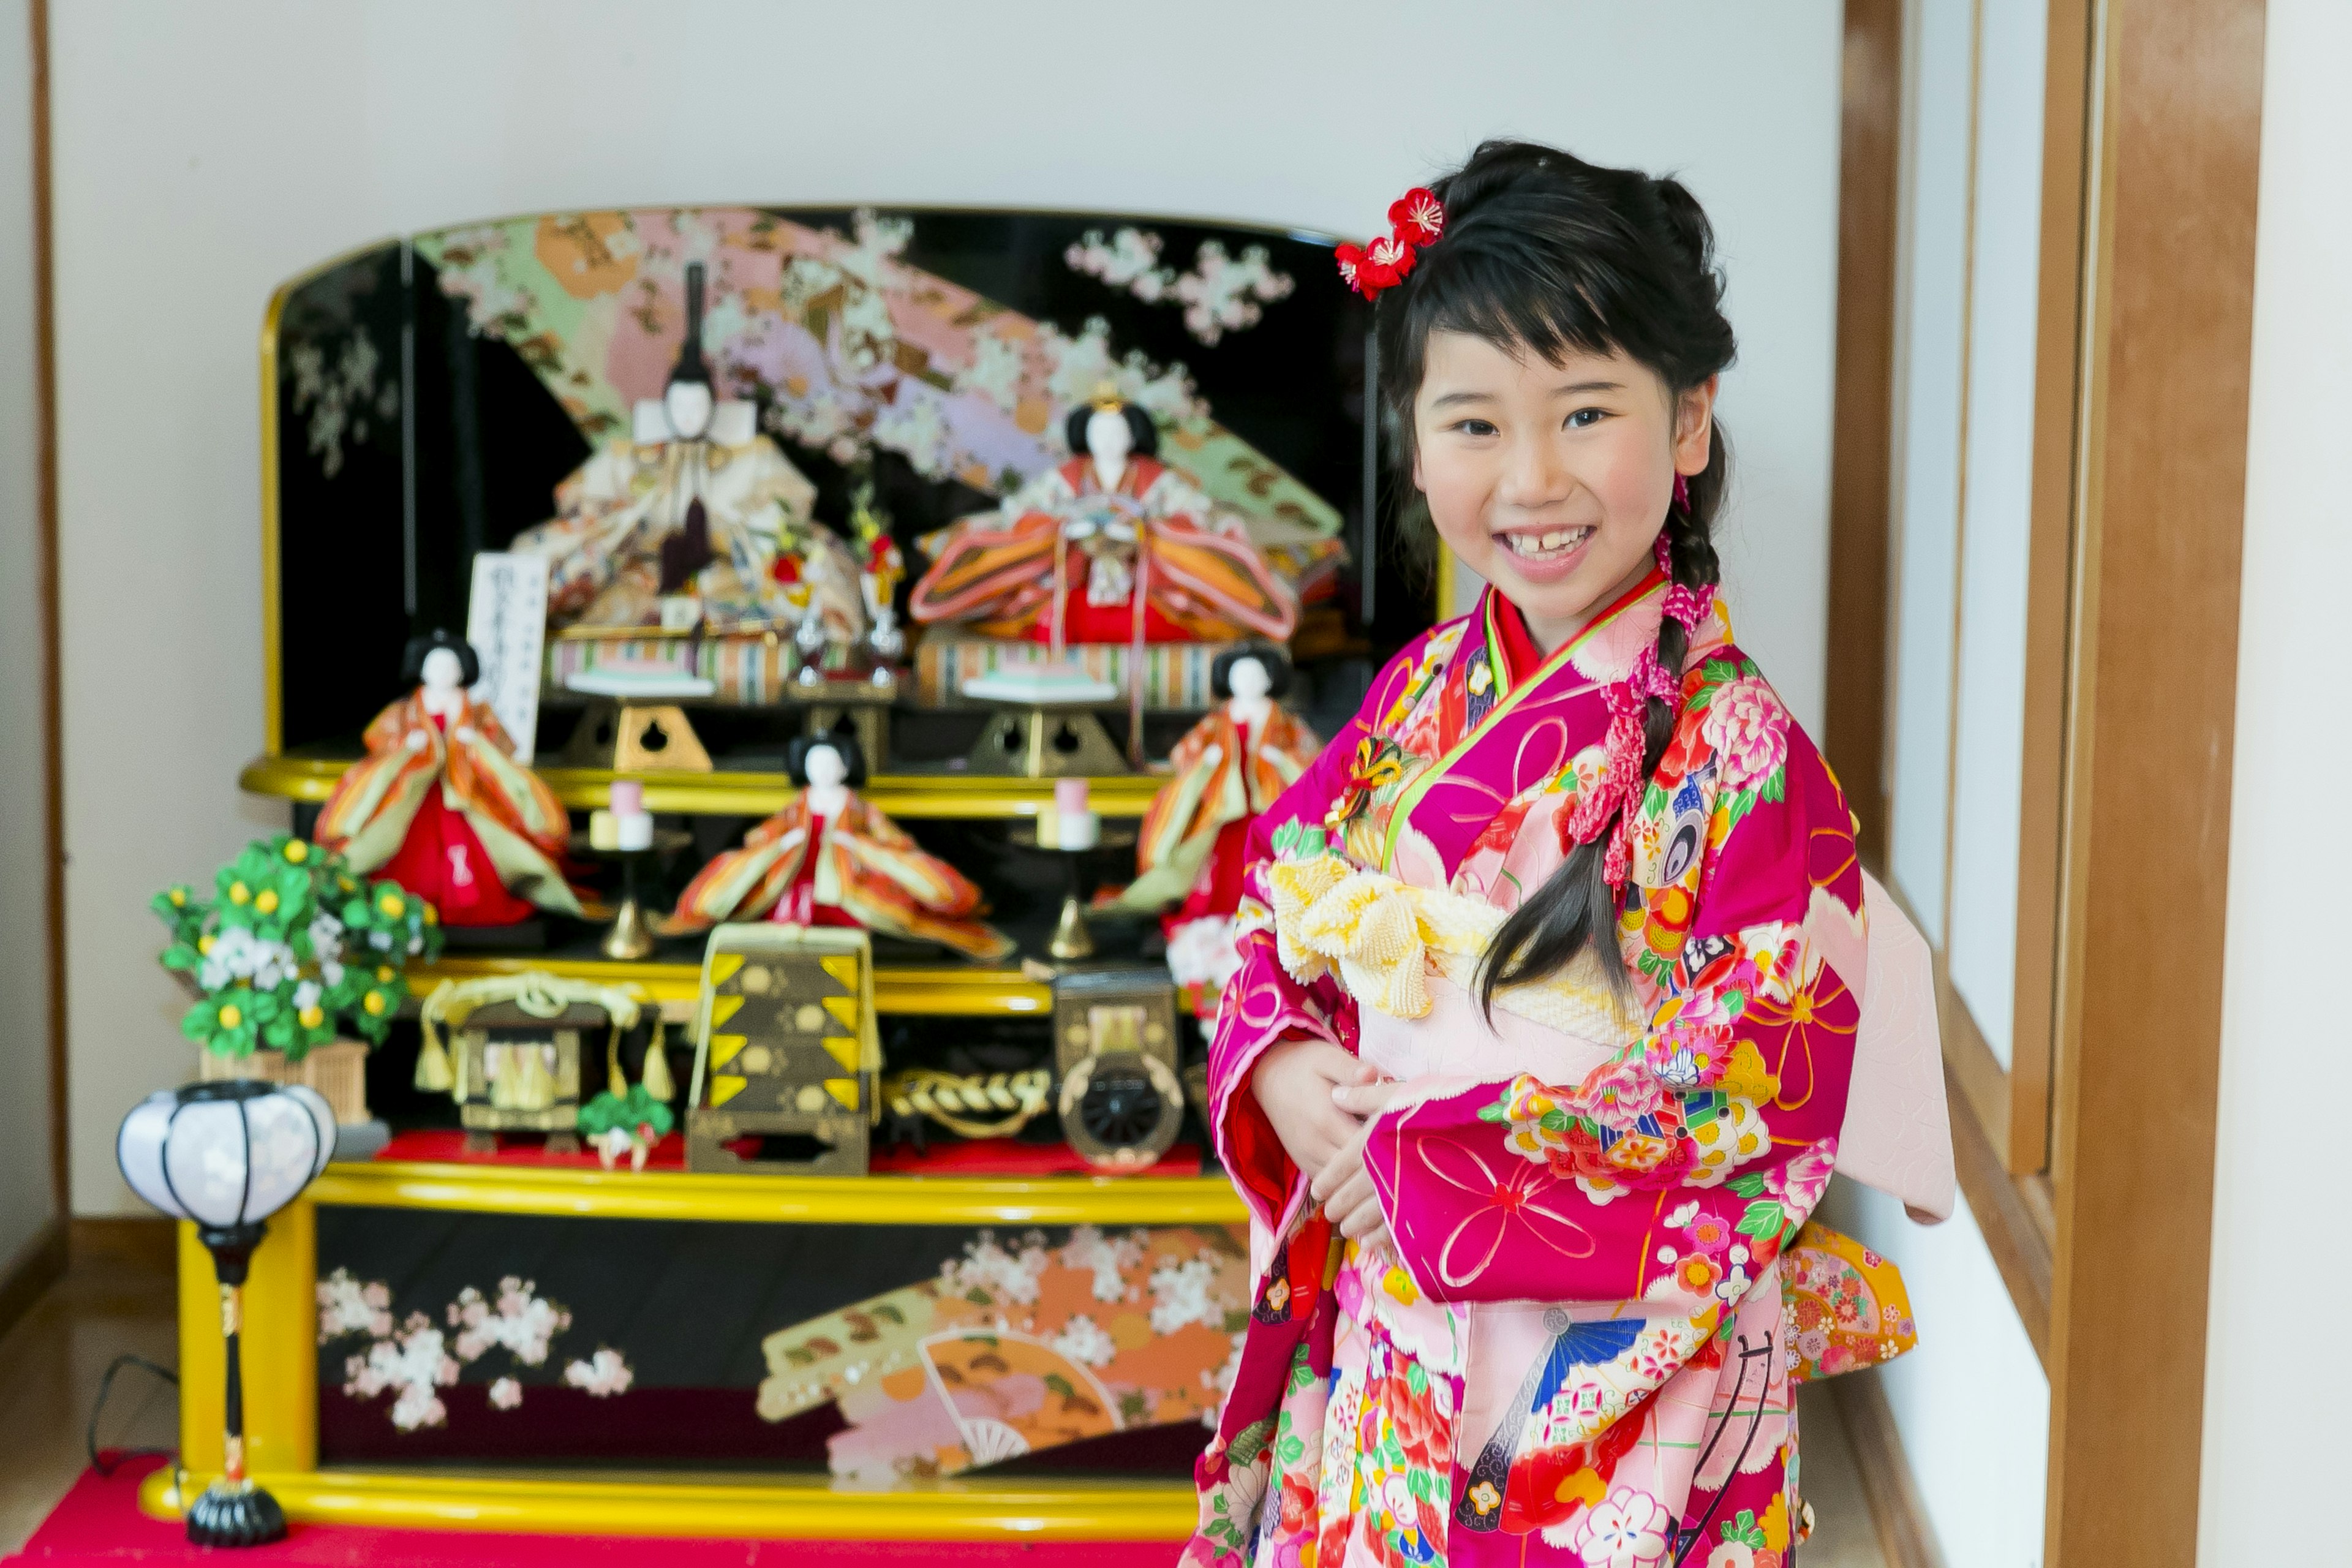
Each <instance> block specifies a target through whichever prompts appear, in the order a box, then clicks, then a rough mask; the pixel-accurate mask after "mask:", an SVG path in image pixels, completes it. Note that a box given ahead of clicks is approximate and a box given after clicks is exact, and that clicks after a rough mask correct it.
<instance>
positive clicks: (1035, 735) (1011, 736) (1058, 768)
mask: <svg viewBox="0 0 2352 1568" xmlns="http://www.w3.org/2000/svg"><path fill="white" fill-rule="evenodd" d="M966 765H967V766H968V767H969V768H970V769H971V772H973V773H997V774H1006V775H1011V776H1013V777H1016V778H1031V779H1051V778H1070V777H1075V776H1079V775H1083V776H1085V777H1087V778H1093V777H1096V776H1097V775H1100V774H1104V773H1126V772H1127V771H1128V766H1127V758H1126V757H1124V756H1122V755H1120V753H1119V750H1118V747H1117V746H1114V745H1112V744H1111V742H1110V735H1109V733H1108V731H1105V730H1104V729H1103V727H1102V721H1101V720H1100V719H1097V718H1096V717H1095V716H1094V715H1093V714H1092V713H1090V712H1088V711H1087V710H1085V709H1083V708H1006V709H1003V710H1000V711H999V712H998V713H997V714H996V716H995V717H994V718H992V719H991V720H989V721H988V728H987V729H986V730H984V731H982V733H981V737H980V741H979V743H978V744H976V745H974V746H973V747H972V749H971V756H970V757H969V759H967V763H966Z"/></svg>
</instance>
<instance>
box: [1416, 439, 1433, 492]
mask: <svg viewBox="0 0 2352 1568" xmlns="http://www.w3.org/2000/svg"><path fill="white" fill-rule="evenodd" d="M1412 488H1413V489H1417V490H1419V491H1420V492H1421V493H1422V494H1423V495H1427V494H1428V493H1429V487H1428V486H1427V485H1425V484H1423V483H1422V482H1421V448H1420V447H1418V446H1416V447H1413V449H1412Z"/></svg>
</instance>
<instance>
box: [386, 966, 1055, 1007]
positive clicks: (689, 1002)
mask: <svg viewBox="0 0 2352 1568" xmlns="http://www.w3.org/2000/svg"><path fill="white" fill-rule="evenodd" d="M533 969H536V970H539V971H541V973H548V974H555V975H561V976H562V977H563V978H564V979H566V980H586V981H591V982H593V983H594V984H599V985H634V986H635V987H636V988H637V989H638V990H639V991H640V992H642V993H643V994H644V995H645V998H646V1001H649V1002H653V1003H656V1004H658V1005H660V1006H661V1009H662V1016H664V1017H665V1018H668V1019H671V1020H673V1021H676V1020H677V1019H680V1018H683V1017H687V1016H691V1014H692V1011H693V1007H694V1005H695V1004H696V1003H697V1002H698V1001H699V1000H700V998H701V994H702V969H701V966H700V964H699V963H652V962H647V963H622V962H619V961H616V960H614V959H609V958H551V957H548V956H545V955H544V954H537V953H520V954H487V953H464V954H451V953H444V954H442V955H441V957H440V958H439V959H438V960H436V962H434V963H420V964H418V965H417V966H416V967H415V968H414V969H412V970H410V971H409V972H408V990H409V994H411V995H415V996H427V995H430V994H432V993H433V990H434V988H435V987H436V986H437V985H439V984H441V983H442V982H443V981H445V980H460V981H462V980H478V979H480V978H481V977H483V976H485V975H491V974H520V973H524V972H525V971H527V970H533ZM874 1007H875V1011H877V1012H879V1013H890V1014H897V1015H899V1016H908V1015H919V1016H927V1017H959V1018H961V1017H980V1016H997V1015H1003V1016H1013V1017H1039V1018H1042V1017H1044V1016H1045V1015H1046V1014H1048V1013H1050V1012H1052V1011H1053V1007H1054V993H1053V988H1052V987H1050V986H1046V985H1041V984H1038V983H1037V982H1035V981H1034V980H1031V979H1029V978H1028V977H1026V976H1025V975H1024V974H1023V973H1021V972H1020V971H1019V970H1017V969H972V968H966V967H964V966H963V965H961V964H940V965H938V966H936V967H927V966H917V965H908V966H905V967H893V966H889V965H877V967H876V968H875V971H874Z"/></svg>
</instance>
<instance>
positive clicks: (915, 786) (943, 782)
mask: <svg viewBox="0 0 2352 1568" xmlns="http://www.w3.org/2000/svg"><path fill="white" fill-rule="evenodd" d="M349 766H351V763H350V761H349V759H345V758H320V757H270V756H263V757H257V758H255V759H254V760H253V761H252V762H250V763H247V764H246V767H245V771H244V772H243V773H239V774H238V775H237V781H236V782H237V785H238V787H239V788H241V789H243V790H245V791H246V792H247V794H249V795H274V796H276V797H277V798H278V799H280V800H301V801H323V800H325V799H326V798H327V796H328V795H331V794H332V793H333V791H334V788H335V781H336V780H338V779H340V778H341V777H342V776H343V770H344V769H345V768H347V767H349ZM537 772H538V773H539V776H540V777H541V778H543V779H545V780H546V781H547V783H548V786H549V787H550V788H551V789H552V790H554V791H555V795H556V798H557V799H559V800H561V801H562V803H563V804H564V805H567V806H571V807H572V808H573V809H575V810H583V811H584V810H591V809H593V808H595V807H597V806H601V805H605V804H606V796H607V795H608V794H609V793H610V790H611V787H612V783H613V780H614V779H615V778H617V777H623V776H626V777H630V778H635V779H639V780H642V781H643V782H644V784H645V786H646V810H648V811H656V812H676V813H678V814H680V815H683V816H767V815H769V814H770V813H772V812H773V811H775V810H776V809H777V808H778V807H780V806H782V805H783V803H784V797H785V796H786V795H790V794H791V793H792V790H793V786H792V783H791V781H790V780H788V779H786V778H785V777H784V776H783V775H782V773H658V772H646V773H630V774H626V775H622V774H616V773H613V772H612V771H611V770H609V769H605V768H552V767H550V768H540V769H538V770H537ZM1167 782H1168V777H1167V775H1166V774H1162V773H1117V774H1112V775H1108V776H1106V777H1103V778H1097V779H1092V780H1089V781H1088V792H1087V795H1088V799H1089V801H1090V802H1091V804H1092V805H1093V806H1094V808H1095V810H1096V812H1097V813H1098V814H1099V815H1101V816H1114V817H1133V816H1142V815H1143V814H1144V812H1145V811H1146V810H1147V809H1149V808H1150V805H1151V797H1152V796H1153V795H1157V794H1158V793H1159V792H1160V785H1161V784H1166V783H1167ZM858 794H859V795H862V796H864V797H865V798H866V800H867V801H869V802H871V803H872V804H873V805H877V806H878V807H880V808H881V809H882V810H883V811H885V812H887V814H889V815H890V816H903V817H931V818H936V819H942V820H954V819H958V818H971V817H1000V816H1036V815H1037V813H1038V811H1039V810H1040V809H1041V808H1043V807H1044V806H1045V805H1049V804H1050V803H1051V802H1052V801H1053V798H1054V781H1053V780H1052V779H1021V778H990V777H984V776H976V775H973V774H971V773H882V774H878V775H877V776H876V777H875V778H874V779H873V780H871V781H870V782H869V783H867V784H866V785H865V786H864V787H863V788H861V789H860V790H859V791H858Z"/></svg>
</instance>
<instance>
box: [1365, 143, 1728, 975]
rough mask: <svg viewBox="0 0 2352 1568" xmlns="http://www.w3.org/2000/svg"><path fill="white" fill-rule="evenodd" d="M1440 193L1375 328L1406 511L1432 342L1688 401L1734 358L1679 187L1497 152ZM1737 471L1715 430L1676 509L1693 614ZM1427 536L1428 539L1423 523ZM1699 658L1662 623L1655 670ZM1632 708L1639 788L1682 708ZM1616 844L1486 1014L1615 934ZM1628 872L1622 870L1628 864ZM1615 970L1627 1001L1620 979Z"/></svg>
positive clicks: (1571, 863) (1546, 156)
mask: <svg viewBox="0 0 2352 1568" xmlns="http://www.w3.org/2000/svg"><path fill="white" fill-rule="evenodd" d="M1430 188H1431V190H1432V191H1433V193H1434V194H1435V195H1436V196H1437V198H1438V200H1439V201H1440V202H1441V203H1443V204H1444V238H1443V239H1442V240H1441V241H1439V242H1437V243H1434V244H1432V245H1430V246H1428V247H1426V248H1425V249H1423V251H1422V252H1421V253H1420V256H1419V259H1418V263H1417V265H1415V266H1414V267H1413V268H1412V269H1411V270H1410V271H1409V272H1408V273H1407V274H1406V275H1405V276H1404V278H1403V279H1402V280H1401V281H1400V282H1399V284H1398V285H1397V286H1396V287H1395V288H1394V289H1391V290H1389V291H1388V292H1390V293H1391V294H1393V296H1394V298H1393V299H1388V300H1382V301H1381V307H1380V309H1379V310H1378V311H1377V314H1376V322H1377V325H1376V329H1375V330H1376V331H1377V332H1378V334H1379V353H1380V363H1381V365H1382V366H1383V367H1393V371H1392V374H1390V375H1388V376H1386V377H1384V378H1383V379H1384V380H1385V381H1386V383H1387V384H1386V385H1385V386H1384V387H1383V388H1382V393H1383V401H1384V402H1385V404H1386V407H1385V409H1384V410H1383V412H1384V415H1385V416H1386V418H1387V421H1388V423H1389V426H1390V429H1391V441H1390V449H1391V451H1392V452H1393V453H1394V454H1395V455H1396V462H1397V466H1398V472H1399V475H1400V478H1401V483H1400V484H1399V486H1398V489H1399V491H1400V493H1404V494H1411V493H1412V471H1413V464H1414V458H1415V456H1416V454H1415V450H1414V441H1413V417H1412V412H1413V399H1414V398H1415V397H1416V396H1417V395H1418V394H1419V392H1420V390H1421V379H1422V374H1423V366H1424V360H1425V353H1426V348H1427V344H1428V342H1429V335H1430V334H1431V333H1432V332H1436V331H1454V332H1465V333H1468V334H1470V335H1472V336H1475V337H1479V338H1483V339H1485V340H1486V341H1487V342H1492V343H1495V344H1497V345H1499V346H1501V347H1504V348H1506V349H1507V350H1509V351H1511V352H1513V353H1531V354H1536V355H1539V356H1541V357H1542V358H1544V359H1546V360H1549V361H1553V362H1558V361H1559V360H1562V359H1564V358H1566V357H1567V356H1568V355H1569V354H1570V353H1590V354H1595V355H1603V356H1605V355H1609V354H1612V353H1622V354H1624V355H1625V356H1626V357H1627V358H1629V359H1632V360H1633V361H1635V362H1636V363H1640V364H1642V365H1644V366H1646V367H1647V368H1648V369H1649V370H1651V371H1652V372H1653V373H1654V374H1656V375H1657V376H1658V378H1659V379H1660V380H1661V381H1663V382H1664V384H1665V385H1666V388H1667V390H1668V392H1669V393H1670V394H1672V395H1675V397H1677V398H1679V397H1680V395H1682V394H1684V393H1685V392H1688V391H1690V390H1691V389H1693V388H1695V387H1696V386H1699V385H1701V384H1704V383H1705V382H1706V381H1707V379H1708V378H1709V377H1711V376H1714V375H1715V374H1717V373H1718V372H1720V371H1722V370H1723V369H1724V368H1725V367H1726V366H1727V365H1728V364H1730V363H1731V361H1732V358H1733V356H1734V355H1735V353H1737V352H1738V343H1737V340H1736V339H1735V338H1734V336H1733V334H1732V331H1731V323H1730V322H1729V321H1727V320H1726V319H1725V318H1724V314H1723V278H1722V275H1721V273H1720V272H1719V271H1718V270H1717V265H1716V258H1715V235H1714V230H1713V228H1712V227H1711V226H1709V224H1708V223H1707V219H1706V213H1705V212H1704V211H1702V210H1701V209H1700V207H1699V205H1698V202H1697V201H1696V198H1694V197H1693V196H1692V195H1691V194H1690V192H1689V191H1688V190H1686V189H1685V188H1684V186H1683V185H1682V184H1680V183H1679V182H1678V181H1675V180H1672V179H1661V178H1654V177H1653V176H1651V175H1649V174H1643V173H1642V172H1641V171H1640V170H1637V169H1609V168H1602V167H1601V166H1600V165H1598V164H1593V163H1586V162H1584V161H1583V160H1582V159H1580V158H1577V157H1575V156H1573V155H1571V154H1570V153H1563V152H1560V151H1559V150H1558V149H1556V148H1551V147H1545V146H1540V145H1538V144H1536V143H1534V142H1486V143H1483V144H1482V145H1481V146H1480V147H1479V148H1478V150H1477V151H1476V152H1475V153H1472V154H1471V155H1470V159H1469V162H1467V163H1465V164H1463V166H1462V167H1461V168H1460V169H1458V170H1456V171H1455V172H1454V173H1453V174H1448V175H1446V176H1445V177H1444V179H1441V180H1438V181H1436V182H1434V183H1433V184H1432V186H1431V187H1430ZM1730 463H1731V450H1730V444H1729V441H1728V439H1727V437H1726V436H1725V435H1724V431H1723V426H1722V424H1721V422H1720V421H1717V422H1714V423H1713V424H1712V426H1711V427H1710V431H1709V435H1708V440H1707V458H1706V468H1703V469H1702V470H1701V471H1699V472H1698V473H1696V474H1693V475H1690V476H1688V478H1687V481H1686V482H1680V483H1677V484H1676V486H1675V499H1674V500H1673V501H1672V503H1670V505H1669V506H1668V508H1667V511H1666V517H1665V522H1664V529H1663V531H1661V534H1660V542H1661V546H1662V547H1661V549H1660V551H1659V555H1660V564H1661V565H1662V566H1664V568H1665V570H1666V573H1667V575H1668V576H1669V577H1670V578H1671V579H1672V580H1673V582H1674V583H1675V584H1677V585H1678V586H1679V587H1680V588H1681V589H1683V590H1685V591H1686V592H1685V593H1684V594H1682V595H1676V601H1677V605H1679V606H1680V607H1681V608H1684V609H1685V610H1687V609H1689V608H1690V606H1692V605H1695V604H1698V603H1703V595H1705V594H1706V593H1707V592H1708V591H1710V590H1711V589H1712V588H1713V587H1714V585H1715V584H1716V583H1717V577H1718V563H1717V559H1716V553H1715V545H1714V543H1713V539H1712V531H1713V527H1714V522H1715V518H1716V514H1717V510H1718V509H1719V508H1720V507H1721V505H1722V502H1723V496H1724V490H1725V489H1726V486H1727V481H1728V479H1729V474H1730ZM1418 526H1419V527H1420V528H1422V529H1426V528H1427V527H1428V523H1427V521H1426V513H1425V510H1424V511H1423V514H1422V517H1421V518H1420V519H1419V520H1418ZM1693 595H1699V596H1700V597H1697V598H1694V597H1693ZM1693 618H1695V616H1694V617H1693ZM1689 651H1690V631H1689V628H1688V626H1686V625H1685V620H1684V619H1683V618H1680V617H1678V616H1676V615H1674V614H1669V615H1665V616H1661V617H1660V620H1659V626H1658V640H1657V646H1656V648H1655V653H1656V658H1657V665H1658V667H1659V668H1662V669H1664V670H1665V671H1666V672H1667V673H1668V674H1670V675H1672V676H1674V677H1676V678H1679V677H1680V675H1681V673H1682V668H1683V659H1684V658H1685V656H1686V655H1687V654H1688V653H1689ZM1632 695H1638V697H1639V700H1640V702H1641V708H1640V711H1639V736H1640V742H1641V759H1640V760H1641V767H1640V773H1639V777H1640V779H1642V780H1647V779H1648V778H1649V777H1650V776H1651V775H1652V774H1653V773H1655V772H1656V771H1657V766H1658V760H1659V759H1660V758H1661V757H1663V756H1664V754H1665V750H1666V747H1667V745H1668V744H1669V743H1670V742H1672V741H1673V739H1674V732H1675V722H1676V720H1677V718H1678V715H1679V709H1680V698H1679V696H1678V695H1677V696H1675V697H1674V698H1668V697H1666V696H1664V695H1662V694H1661V693H1660V691H1659V690H1658V689H1656V688H1655V687H1652V688H1651V689H1648V690H1647V691H1644V692H1642V693H1639V694H1628V695H1627V696H1621V697H1620V698H1619V699H1618V701H1619V702H1621V703H1622V702H1623V701H1626V700H1630V697H1631V696H1632ZM1641 794H1642V792H1641V789H1640V787H1639V786H1638V784H1637V785H1636V787H1634V788H1633V789H1632V790H1631V791H1630V792H1628V793H1627V794H1626V795H1623V797H1622V800H1623V805H1622V807H1621V810H1622V811H1626V812H1630V811H1632V810H1633V809H1634V807H1635V805H1637V804H1638V802H1639V801H1640V799H1641ZM1564 822H1565V818H1564V816H1563V826H1564ZM1611 847H1612V831H1611V829H1610V827H1609V826H1604V827H1603V829H1602V830H1601V831H1599V832H1596V833H1594V834H1592V835H1591V837H1588V838H1586V839H1584V840H1583V841H1582V842H1579V843H1576V844H1573V845H1572V846H1570V847H1569V853H1568V856H1567V858H1566V859H1565V860H1564V861H1563V862H1562V863H1561V865H1560V867H1559V869H1558V870H1556V871H1555V872H1553V873H1552V875H1551V877H1550V878H1549V879H1547V880H1546V881H1545V882H1544V884H1543V886H1541V887H1540V888H1538V889H1536V890H1535V891H1534V892H1532V893H1530V894H1529V895H1528V897H1527V898H1526V899H1524V900H1522V901H1521V902H1520V904H1519V907H1518V908H1517V910H1514V911H1512V913H1511V915H1510V917H1509V918H1508V919H1507V920H1506V921H1504V922H1503V925H1502V928H1501V930H1499V931H1496V934H1495V939H1494V941H1493V942H1492V943H1491V944H1490V946H1489V947H1488V949H1487V952H1486V958H1485V960H1484V962H1483V963H1481V964H1480V966H1479V975H1478V984H1477V990H1478V1000H1479V1003H1480V1005H1481V1006H1482V1007H1484V1008H1486V1009H1487V1010H1488V1011H1489V1013H1490V1014H1491V1010H1492V1008H1493V1005H1494V997H1495V993H1496V991H1497V990H1498V989H1500V988H1502V987H1504V986H1507V985H1518V984H1526V983H1528V982H1530V981H1537V980H1541V979H1543V978H1545V977H1546V976H1548V975H1551V974H1554V973H1558V972H1559V971H1560V970H1561V969H1564V968H1566V967H1567V966H1568V965H1569V964H1570V963H1573V962H1575V960H1576V959H1577V958H1578V957H1579V955H1580V954H1581V953H1583V952H1585V950H1586V949H1587V948H1590V947H1593V946H1596V945H1598V943H1599V942H1600V940H1601V937H1602V936H1603V935H1604V934H1608V933H1611V932H1612V931H1613V930H1614V928H1615V926H1616V923H1617V912H1618V898H1619V892H1618V888H1617V886H1616V883H1618V882H1620V881H1622V878H1623V871H1622V864H1621V866H1620V867H1619V868H1617V870H1616V875H1615V876H1614V877H1612V875H1611V870H1612V868H1611V865H1610V858H1611V853H1612V848H1611ZM1618 855H1619V858H1620V860H1621V863H1622V848H1621V849H1620V850H1619V851H1618ZM1604 968H1605V970H1606V971H1607V973H1608V974H1609V976H1610V979H1611V981H1612V984H1616V985H1619V986H1622V985H1623V984H1624V983H1625V976H1624V973H1623V965H1622V963H1609V964H1606V965H1604Z"/></svg>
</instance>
